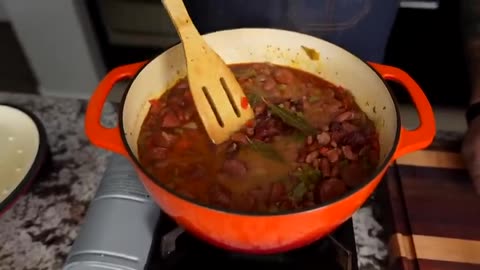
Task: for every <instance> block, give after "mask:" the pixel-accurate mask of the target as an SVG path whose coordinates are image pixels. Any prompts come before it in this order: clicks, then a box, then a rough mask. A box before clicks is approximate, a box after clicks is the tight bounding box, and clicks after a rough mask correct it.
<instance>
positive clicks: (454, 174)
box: [378, 141, 480, 270]
mask: <svg viewBox="0 0 480 270" xmlns="http://www.w3.org/2000/svg"><path fill="white" fill-rule="evenodd" d="M443 145H444V146H445V147H442V143H441V142H440V143H439V142H438V141H436V142H435V143H434V144H433V145H432V147H431V148H429V149H426V150H423V151H418V152H415V153H412V154H409V155H407V156H404V157H402V158H400V159H398V160H397V162H396V165H394V166H392V167H391V168H390V170H389V171H388V173H387V175H386V177H385V179H384V181H383V182H382V184H381V185H380V187H379V192H378V194H379V197H380V201H381V202H382V208H383V213H384V226H385V229H386V233H387V237H389V258H390V260H389V268H390V269H401V270H407V269H428V270H430V269H432V270H433V269H439V270H449V269H465V270H467V269H480V196H479V195H477V194H476V193H475V192H474V189H473V186H472V183H471V181H470V178H469V176H468V173H467V171H466V170H465V168H464V164H463V161H462V158H461V156H460V154H459V152H458V148H454V147H451V146H452V143H445V144H443ZM456 145H458V144H456Z"/></svg>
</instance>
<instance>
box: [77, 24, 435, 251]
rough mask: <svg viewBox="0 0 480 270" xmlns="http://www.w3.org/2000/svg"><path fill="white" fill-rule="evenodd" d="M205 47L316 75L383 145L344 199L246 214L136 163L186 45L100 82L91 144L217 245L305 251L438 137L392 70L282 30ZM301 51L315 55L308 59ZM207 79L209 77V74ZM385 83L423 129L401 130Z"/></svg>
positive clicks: (403, 77)
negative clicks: (120, 161) (406, 100)
mask: <svg viewBox="0 0 480 270" xmlns="http://www.w3.org/2000/svg"><path fill="white" fill-rule="evenodd" d="M204 38H205V40H206V41H207V43H208V44H209V45H210V46H211V47H212V48H213V49H214V50H215V51H216V52H217V53H218V54H219V55H220V56H221V57H222V58H223V59H224V60H225V62H226V63H227V64H233V63H251V62H271V63H274V64H280V65H285V66H291V67H293V68H297V69H301V70H304V71H308V72H310V73H313V74H317V75H319V76H321V77H322V78H324V79H326V80H328V81H330V82H332V83H334V84H336V85H340V86H342V87H344V88H346V89H348V90H350V91H351V92H352V94H353V95H354V97H355V99H356V101H357V103H358V104H359V106H360V107H361V109H362V110H363V111H365V112H366V113H367V115H368V116H369V117H370V119H372V120H373V121H374V123H375V124H376V127H377V129H378V132H379V138H380V149H381V150H380V151H381V152H380V163H379V165H378V168H377V169H376V171H375V173H374V174H372V176H371V177H370V179H369V181H366V182H365V183H364V184H363V185H361V186H359V187H357V188H356V189H354V190H351V191H349V192H348V193H346V194H345V195H343V196H342V197H340V198H338V199H336V200H334V201H331V202H329V203H324V204H322V205H318V206H316V207H313V208H310V209H305V210H302V211H294V212H287V213H276V214H248V213H238V212H232V211H226V210H223V209H218V208H214V207H210V206H208V205H203V204H201V203H198V202H196V201H193V200H191V199H188V198H186V197H183V196H182V195H180V194H177V193H175V191H173V190H171V189H170V188H168V187H167V186H165V185H162V184H159V181H155V180H154V179H153V176H151V175H150V174H149V173H148V172H147V171H146V170H145V169H144V168H143V167H142V165H141V164H140V163H139V160H138V150H137V139H138V135H139V132H140V127H141V126H142V123H143V120H144V118H145V116H146V114H147V113H148V110H149V108H150V103H149V102H148V101H149V100H150V99H153V98H158V97H159V96H161V95H162V94H163V93H164V92H165V90H167V89H168V88H169V87H171V86H173V84H174V83H175V82H176V81H177V80H178V79H179V78H181V77H184V76H185V75H186V67H185V58H184V54H183V48H182V46H181V44H179V45H176V46H174V47H172V48H170V49H169V50H167V51H165V52H164V53H162V54H161V55H159V56H157V57H156V58H154V59H153V60H151V61H149V62H142V63H135V64H130V65H125V66H121V67H118V68H115V69H114V70H112V71H110V73H108V74H107V75H106V77H105V78H104V79H103V80H102V81H101V82H100V84H99V86H98V88H97V89H96V91H95V92H94V93H93V96H92V97H91V100H90V102H89V104H88V109H87V114H86V123H85V128H86V133H87V136H88V137H89V139H90V141H91V142H92V143H93V144H95V145H96V146H98V147H102V148H105V149H108V150H111V151H113V152H116V153H118V154H121V155H124V156H126V157H128V158H129V159H130V160H131V162H132V163H133V164H134V166H135V168H136V170H137V172H138V175H139V178H140V179H141V181H142V182H143V184H144V185H145V187H146V189H147V190H148V192H149V193H150V194H151V196H152V198H153V199H154V200H155V201H156V203H157V204H158V205H159V206H160V207H161V208H162V209H163V210H164V211H165V212H166V213H167V214H169V215H170V216H171V217H173V218H174V219H175V220H176V221H177V223H178V224H180V225H181V226H183V227H184V228H185V229H186V230H188V231H189V232H191V233H193V234H194V235H196V236H197V237H199V238H202V239H204V240H205V241H208V242H209V243H212V244H214V245H217V246H220V247H223V248H226V249H231V250H237V251H244V252H249V253H274V252H281V251H286V250H290V249H294V248H297V247H301V246H304V245H307V244H309V243H311V242H313V241H315V240H318V239H319V238H321V237H323V236H325V235H327V234H329V233H330V232H331V231H333V230H334V229H335V228H336V227H337V226H339V225H340V224H342V223H343V222H345V221H346V220H347V219H348V218H350V217H351V216H352V214H353V213H354V212H355V211H356V210H357V209H358V208H359V207H360V206H361V205H362V204H363V203H364V202H365V200H366V199H367V198H368V197H369V196H370V195H371V193H372V192H373V190H374V189H375V187H376V186H377V185H378V183H379V182H380V180H381V179H382V176H383V175H384V173H385V171H386V170H387V168H388V167H389V165H391V164H392V163H393V162H394V160H395V159H396V158H398V157H400V156H402V155H405V154H407V153H409V152H412V151H416V150H419V149H421V148H425V147H427V146H428V145H429V144H430V143H431V142H432V140H433V138H434V135H435V122H434V115H433V111H432V108H431V106H430V104H429V102H428V100H427V98H426V96H425V95H424V93H423V92H422V90H421V89H420V87H419V86H418V85H417V83H416V82H415V81H414V80H413V79H412V78H411V77H410V76H409V75H408V74H406V73H405V72H403V71H402V70H399V69H397V68H394V67H390V66H384V65H380V64H374V63H365V62H363V61H362V60H360V59H359V58H357V57H355V56H354V55H352V54H350V53H349V52H347V51H345V50H343V49H342V48H340V47H337V46H335V45H333V44H331V43H328V42H326V41H324V40H321V39H318V38H315V37H312V36H308V35H304V34H300V33H295V32H289V31H284V30H275V29H234V30H226V31H220V32H215V33H211V34H207V35H204ZM302 46H305V47H308V48H311V49H314V50H316V51H317V52H318V53H319V55H320V59H318V60H311V59H310V58H309V57H308V55H307V54H306V53H305V51H304V49H303V48H302ZM205 72H208V70H206V71H205ZM123 79H132V81H131V83H130V85H129V87H128V89H127V90H126V92H125V94H124V97H123V101H122V104H121V111H120V116H119V125H118V126H117V127H114V128H106V127H103V126H102V125H101V124H100V115H101V111H102V107H103V105H104V103H105V100H106V98H107V96H108V94H109V92H110V91H111V90H112V87H113V85H114V84H115V83H116V82H118V81H120V80H123ZM385 80H392V81H396V82H398V83H400V84H402V85H403V86H404V87H405V89H406V91H408V92H409V94H410V96H411V97H412V100H413V103H414V104H415V106H416V108H417V111H418V114H419V119H420V125H419V127H418V128H417V129H415V130H407V129H405V128H403V127H402V126H401V123H400V115H399V110H398V106H397V103H396V101H395V98H394V97H393V95H392V92H391V91H390V90H389V88H388V87H387V85H386V83H385Z"/></svg>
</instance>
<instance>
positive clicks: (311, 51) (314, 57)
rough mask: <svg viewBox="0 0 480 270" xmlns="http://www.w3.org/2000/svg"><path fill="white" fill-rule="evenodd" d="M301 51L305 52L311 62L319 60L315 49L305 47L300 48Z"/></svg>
mask: <svg viewBox="0 0 480 270" xmlns="http://www.w3.org/2000/svg"><path fill="white" fill-rule="evenodd" d="M302 49H303V50H304V51H305V53H306V54H307V55H308V58H310V59H311V60H318V59H320V54H319V53H318V52H317V51H316V50H315V49H312V48H308V47H305V46H302Z"/></svg>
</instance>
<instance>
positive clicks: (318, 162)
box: [138, 63, 379, 213]
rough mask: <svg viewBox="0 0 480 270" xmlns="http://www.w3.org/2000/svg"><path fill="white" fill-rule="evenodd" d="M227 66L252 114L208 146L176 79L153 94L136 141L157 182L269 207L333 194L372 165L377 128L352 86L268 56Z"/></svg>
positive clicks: (228, 202)
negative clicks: (223, 139) (220, 140)
mask: <svg viewBox="0 0 480 270" xmlns="http://www.w3.org/2000/svg"><path fill="white" fill-rule="evenodd" d="M230 68H231V69H232V71H233V73H234V74H235V76H236V78H237V79H238V81H239V83H240V84H241V86H242V87H243V89H244V91H245V93H246V95H247V97H245V98H244V100H242V102H241V103H242V107H246V106H249V105H251V106H252V107H253V109H254V112H255V119H252V120H251V121H249V122H248V123H247V124H246V126H245V127H244V128H243V129H242V130H240V131H239V132H237V133H235V134H233V135H232V136H231V139H230V140H228V141H227V142H225V143H223V144H221V145H215V144H213V143H212V142H211V141H210V139H209V137H208V135H207V133H206V131H205V130H204V128H203V126H202V123H201V120H200V118H199V116H198V114H197V112H196V109H195V105H194V102H193V99H192V96H191V93H190V90H189V86H188V82H187V80H186V78H184V79H181V80H179V81H178V82H177V84H175V86H173V87H172V88H171V89H169V90H168V91H167V92H166V93H165V94H164V95H163V96H162V97H161V98H159V99H156V100H151V101H150V102H151V108H150V111H149V113H148V114H147V117H146V118H145V121H144V123H143V125H142V129H141V132H140V136H139V139H138V151H139V159H140V162H141V164H142V165H143V166H144V167H145V169H146V170H147V171H149V172H150V173H151V174H152V175H153V176H154V178H155V179H156V181H161V182H162V183H164V184H166V185H168V186H169V187H171V188H172V189H174V190H175V191H176V192H178V193H180V194H183V195H184V196H187V197H190V198H192V199H195V200H197V201H200V202H203V203H205V204H208V205H213V206H217V207H222V208H226V209H234V210H240V211H249V212H257V213H258V212H269V213H271V212H276V211H282V210H296V209H302V208H306V207H312V206H315V205H316V204H319V203H323V202H327V201H331V200H333V199H335V198H337V197H339V196H341V195H342V194H344V193H345V192H347V191H348V190H349V189H352V188H355V187H356V186H357V185H359V184H361V183H363V182H364V181H365V180H367V178H368V177H369V176H370V174H371V173H372V172H373V170H374V169H375V168H376V166H377V164H378V160H379V142H378V134H377V132H376V129H375V126H374V125H373V123H372V121H370V120H369V119H368V117H367V116H366V114H365V113H364V112H362V111H361V110H360V108H359V107H358V106H357V104H356V103H355V100H354V98H353V96H352V95H351V93H350V92H349V91H347V90H346V89H343V88H342V87H338V86H335V85H333V84H332V83H330V82H327V81H325V80H323V79H321V78H319V77H317V76H314V75H312V74H309V73H306V72H303V71H300V70H296V69H292V68H288V67H283V66H277V65H273V64H269V63H248V64H235V65H231V66H230Z"/></svg>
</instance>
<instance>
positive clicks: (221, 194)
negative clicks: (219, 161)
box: [209, 184, 232, 207]
mask: <svg viewBox="0 0 480 270" xmlns="http://www.w3.org/2000/svg"><path fill="white" fill-rule="evenodd" d="M209 199H210V202H211V203H213V204H216V205H220V206H223V207H230V205H231V203H232V193H231V192H230V191H229V190H228V189H227V188H225V187H224V186H221V185H220V184H214V185H212V186H211V187H210V190H209Z"/></svg>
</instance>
